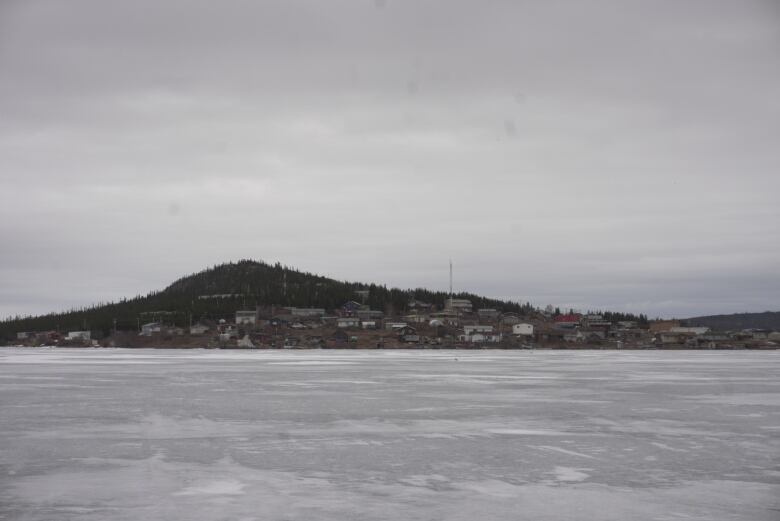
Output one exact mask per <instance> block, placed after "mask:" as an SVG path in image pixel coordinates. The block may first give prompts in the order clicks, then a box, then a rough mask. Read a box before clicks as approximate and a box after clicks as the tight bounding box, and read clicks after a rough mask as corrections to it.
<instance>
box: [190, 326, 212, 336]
mask: <svg viewBox="0 0 780 521" xmlns="http://www.w3.org/2000/svg"><path fill="white" fill-rule="evenodd" d="M208 330H209V326H207V325H205V324H195V325H192V326H190V334H191V335H202V334H204V333H206V332H207V331H208Z"/></svg>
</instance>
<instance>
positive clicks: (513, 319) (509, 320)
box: [501, 313, 521, 326]
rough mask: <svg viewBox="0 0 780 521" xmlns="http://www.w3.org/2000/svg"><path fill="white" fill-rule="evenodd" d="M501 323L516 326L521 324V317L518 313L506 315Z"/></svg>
mask: <svg viewBox="0 0 780 521" xmlns="http://www.w3.org/2000/svg"><path fill="white" fill-rule="evenodd" d="M501 322H502V323H503V324H506V325H508V326H514V325H515V324H519V323H520V322H521V320H520V316H519V315H518V314H517V313H504V314H503V315H501Z"/></svg>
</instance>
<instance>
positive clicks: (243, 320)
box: [236, 311, 257, 325]
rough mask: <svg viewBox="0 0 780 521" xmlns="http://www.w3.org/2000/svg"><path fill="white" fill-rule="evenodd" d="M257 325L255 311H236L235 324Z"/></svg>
mask: <svg viewBox="0 0 780 521" xmlns="http://www.w3.org/2000/svg"><path fill="white" fill-rule="evenodd" d="M256 323H257V311H236V324H238V325H247V324H251V325H255V324H256Z"/></svg>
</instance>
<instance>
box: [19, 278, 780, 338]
mask: <svg viewBox="0 0 780 521" xmlns="http://www.w3.org/2000/svg"><path fill="white" fill-rule="evenodd" d="M364 293H365V292H361V291H357V292H356V295H355V298H356V299H357V300H350V301H348V302H345V303H344V304H343V305H342V306H340V307H339V308H338V309H333V310H326V309H320V308H299V307H281V306H257V307H256V308H255V309H248V310H238V311H236V312H235V315H234V316H233V317H231V318H230V319H226V318H221V319H219V320H209V319H201V320H198V321H193V320H192V319H191V320H190V322H191V323H190V325H189V327H187V328H185V327H180V326H176V325H172V322H170V321H166V316H168V315H169V314H170V313H171V312H165V311H160V312H154V313H144V317H145V318H150V317H151V318H153V319H154V320H150V321H148V322H142V321H141V317H139V320H138V330H137V331H117V330H114V331H112V332H111V334H109V335H101V334H100V333H98V332H93V331H89V330H84V331H69V332H67V333H61V332H59V331H42V332H41V331H39V332H32V331H25V332H19V333H17V337H16V343H15V345H22V346H39V345H52V346H68V347H168V348H196V347H201V348H220V349H280V348H281V349H306V348H355V349H378V348H379V349H381V348H405V349H410V348H434V349H435V348H456V349H458V348H459V349H481V348H503V349H532V348H549V349H576V348H589V349H594V348H596V349H598V348H602V349H650V348H667V349H692V348H693V349H719V348H720V349H733V348H754V349H755V348H762V349H772V348H776V347H777V346H778V345H780V332H778V331H772V330H766V329H748V330H740V331H713V330H710V328H708V327H695V326H687V325H685V324H684V323H681V321H678V320H655V321H646V320H642V321H641V322H639V321H629V320H608V319H607V318H605V316H603V315H600V314H582V313H575V312H573V311H570V312H568V313H562V312H561V311H560V310H558V309H554V308H552V306H547V308H545V309H544V310H535V311H533V312H531V313H529V314H522V315H521V314H519V313H511V312H500V311H499V310H496V309H487V308H481V309H474V308H473V307H472V302H471V301H470V300H468V299H456V298H450V299H448V300H447V301H446V304H445V305H444V306H443V307H442V308H441V309H438V308H437V307H436V306H435V305H433V304H430V303H427V302H422V301H419V300H416V299H413V298H412V299H411V300H410V301H409V302H408V304H407V306H406V310H405V311H404V313H402V314H393V315H392V316H387V315H385V313H384V312H382V311H379V310H374V309H370V308H369V306H367V305H366V304H362V303H361V302H358V300H361V299H362V300H363V301H365V299H366V297H367V295H365V294H364ZM221 297H225V296H222V295H205V296H203V297H202V298H221Z"/></svg>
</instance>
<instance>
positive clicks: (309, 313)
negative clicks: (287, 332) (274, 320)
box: [284, 307, 325, 317]
mask: <svg viewBox="0 0 780 521" xmlns="http://www.w3.org/2000/svg"><path fill="white" fill-rule="evenodd" d="M284 309H286V310H287V311H289V312H290V314H291V315H292V316H294V317H321V316H323V315H324V314H325V310H324V309H322V308H292V307H289V308H284Z"/></svg>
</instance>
